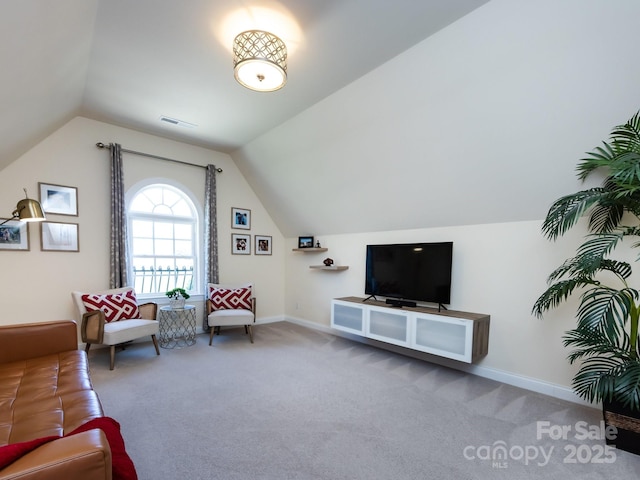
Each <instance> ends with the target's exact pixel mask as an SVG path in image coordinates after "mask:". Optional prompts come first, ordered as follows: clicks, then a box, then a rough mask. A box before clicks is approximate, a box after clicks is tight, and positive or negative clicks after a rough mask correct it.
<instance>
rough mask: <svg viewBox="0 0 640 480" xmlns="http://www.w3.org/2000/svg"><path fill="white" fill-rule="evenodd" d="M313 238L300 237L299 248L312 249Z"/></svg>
mask: <svg viewBox="0 0 640 480" xmlns="http://www.w3.org/2000/svg"><path fill="white" fill-rule="evenodd" d="M312 247H313V237H298V248H312Z"/></svg>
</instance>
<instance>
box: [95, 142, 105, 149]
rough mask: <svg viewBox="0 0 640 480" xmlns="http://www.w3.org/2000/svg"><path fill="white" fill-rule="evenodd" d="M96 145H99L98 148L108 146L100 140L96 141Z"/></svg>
mask: <svg viewBox="0 0 640 480" xmlns="http://www.w3.org/2000/svg"><path fill="white" fill-rule="evenodd" d="M96 147H98V148H105V147H106V145H105V144H104V143H102V142H98V143H96Z"/></svg>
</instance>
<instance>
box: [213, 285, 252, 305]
mask: <svg viewBox="0 0 640 480" xmlns="http://www.w3.org/2000/svg"><path fill="white" fill-rule="evenodd" d="M209 300H211V303H213V309H214V310H233V309H242V310H251V287H242V288H222V287H209Z"/></svg>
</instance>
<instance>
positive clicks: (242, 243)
mask: <svg viewBox="0 0 640 480" xmlns="http://www.w3.org/2000/svg"><path fill="white" fill-rule="evenodd" d="M231 253H232V254H233V255H251V235H244V234H240V233H232V234H231Z"/></svg>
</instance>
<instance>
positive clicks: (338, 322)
mask: <svg viewBox="0 0 640 480" xmlns="http://www.w3.org/2000/svg"><path fill="white" fill-rule="evenodd" d="M364 312H365V309H364V307H362V306H359V305H357V304H355V303H349V302H341V301H340V300H332V301H331V326H332V327H333V328H337V329H338V330H342V331H345V332H350V333H357V334H359V335H365V326H364Z"/></svg>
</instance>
